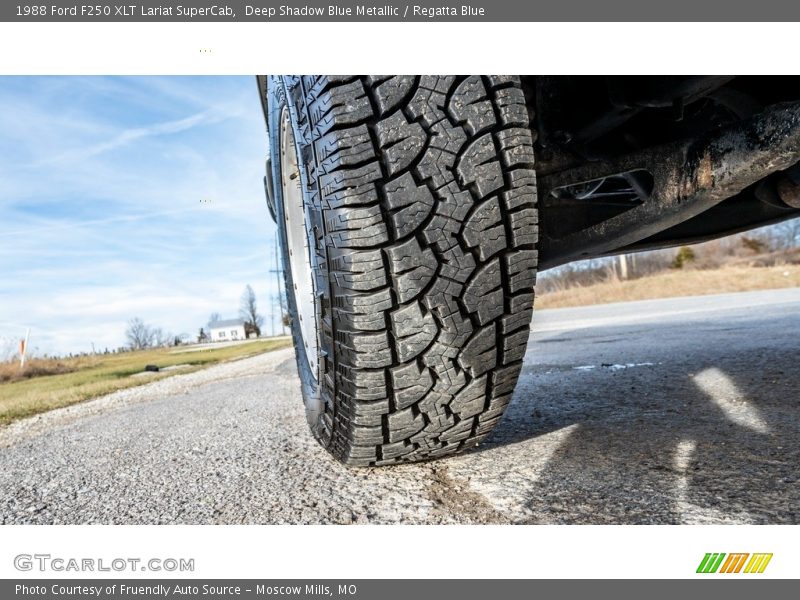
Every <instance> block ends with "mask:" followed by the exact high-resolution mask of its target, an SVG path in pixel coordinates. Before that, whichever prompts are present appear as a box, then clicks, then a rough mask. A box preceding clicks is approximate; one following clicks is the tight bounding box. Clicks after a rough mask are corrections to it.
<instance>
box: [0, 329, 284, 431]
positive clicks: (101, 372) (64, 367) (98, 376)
mask: <svg viewBox="0 0 800 600" xmlns="http://www.w3.org/2000/svg"><path fill="white" fill-rule="evenodd" d="M290 345H291V340H290V339H289V338H280V339H275V340H256V341H252V342H247V343H244V344H240V345H235V346H226V347H223V348H213V347H212V348H208V349H203V350H196V349H192V348H191V347H185V348H181V347H179V348H159V349H156V350H143V351H139V352H126V353H123V354H108V355H95V356H85V357H77V358H68V359H33V360H32V361H30V362H29V364H28V365H26V371H28V372H27V373H26V372H23V373H20V370H19V366H18V365H17V364H16V363H14V364H12V363H5V364H2V365H0V425H4V424H7V423H10V422H11V421H14V420H15V419H20V418H22V417H27V416H30V415H34V414H37V413H40V412H44V411H46V410H51V409H53V408H59V407H62V406H68V405H70V404H75V403H76V402H82V401H84V400H88V399H90V398H96V397H97V396H102V395H104V394H108V393H111V392H115V391H117V390H121V389H123V388H128V387H133V386H137V385H141V384H143V383H148V382H150V381H154V380H157V379H163V378H164V377H169V376H171V375H176V374H178V373H190V372H192V371H197V370H198V369H202V368H203V367H207V366H210V365H213V364H216V363H220V362H223V361H229V360H236V359H240V358H246V357H248V356H254V355H256V354H261V353H263V352H269V351H271V350H277V349H279V348H286V347H288V346H290ZM146 365H158V367H159V368H162V369H163V368H165V367H170V366H176V365H185V368H181V369H180V370H173V371H166V372H158V373H153V374H152V375H148V376H147V377H139V376H136V374H137V373H141V372H142V371H143V370H144V368H145V366H146Z"/></svg>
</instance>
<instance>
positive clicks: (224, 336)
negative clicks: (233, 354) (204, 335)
mask: <svg viewBox="0 0 800 600" xmlns="http://www.w3.org/2000/svg"><path fill="white" fill-rule="evenodd" d="M208 337H209V339H210V340H211V341H212V342H230V341H232V340H246V339H247V336H246V335H245V333H244V320H243V319H223V320H221V321H214V322H213V323H209V324H208Z"/></svg>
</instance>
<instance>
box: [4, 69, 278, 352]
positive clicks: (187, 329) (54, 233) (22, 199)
mask: <svg viewBox="0 0 800 600" xmlns="http://www.w3.org/2000/svg"><path fill="white" fill-rule="evenodd" d="M267 149H268V146H267V141H266V133H265V130H264V120H263V117H262V114H261V106H260V103H259V98H258V93H257V91H256V84H255V78H254V77H166V78H163V77H138V78H127V77H0V273H1V274H2V277H0V341H4V342H5V343H6V346H8V343H9V340H16V339H19V338H20V337H21V336H22V335H24V333H25V328H26V327H31V344H30V347H31V348H33V349H36V350H37V351H38V353H39V354H44V353H50V354H54V353H56V354H61V353H68V352H81V351H90V350H91V348H92V343H94V345H95V347H96V348H97V349H104V348H105V347H108V348H116V347H118V346H121V345H123V344H124V343H125V339H124V332H125V327H126V323H127V321H128V320H129V319H131V318H133V317H140V318H142V319H143V320H144V321H145V322H147V323H149V324H152V325H154V326H159V327H162V328H164V329H165V330H169V331H171V332H173V333H189V334H196V332H197V330H198V329H199V328H200V327H201V326H204V325H205V324H206V322H207V320H208V316H209V314H210V313H211V312H214V311H216V312H219V313H221V314H222V315H223V316H224V317H235V316H236V314H237V311H238V305H239V297H240V295H241V293H242V291H243V289H244V287H245V285H247V284H250V285H252V286H253V288H254V289H255V292H256V296H257V298H258V300H259V306H260V309H261V312H262V313H264V314H266V315H267V321H269V312H270V311H269V304H270V301H269V298H270V295H271V294H274V293H275V291H276V285H275V282H274V279H275V275H274V273H270V272H269V270H270V269H273V268H275V267H274V263H273V247H274V240H275V227H274V225H273V223H272V221H271V220H270V218H269V215H268V212H267V208H266V205H265V202H264V191H263V184H262V177H263V175H264V158H265V156H266V152H267ZM266 329H267V330H268V331H269V325H267V327H266Z"/></svg>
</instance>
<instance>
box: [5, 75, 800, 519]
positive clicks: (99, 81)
mask: <svg viewBox="0 0 800 600" xmlns="http://www.w3.org/2000/svg"><path fill="white" fill-rule="evenodd" d="M265 71H267V69H265ZM0 106H1V107H2V110H0V244H2V252H0V269H1V270H2V272H3V273H4V277H3V278H2V279H0V523H2V524H88V523H104V524H239V523H251V524H283V523H289V524H316V523H334V524H351V523H357V524H362V523H378V524H380V523H402V524H448V523H460V524H473V523H474V524H486V523H500V524H796V523H798V522H799V521H800V518H799V516H800V513H799V512H798V506H800V485H798V464H800V443H799V442H800V422H799V421H798V419H797V411H798V408H800V374H799V373H798V369H797V356H798V351H797V348H798V342H799V341H800V340H799V339H798V331H799V329H800V328H798V325H799V324H800V218H798V217H800V77H795V76H774V77H773V76H769V77H766V76H765V77H756V76H720V75H716V76H508V75H504V76H493V75H484V76H427V75H426V76H337V77H333V76H294V75H292V76H289V75H253V76H246V77H244V76H243V77H239V76H237V77H233V76H204V77H189V76H170V77H161V76H159V77H155V76H144V77H117V76H111V77H95V76H92V77H77V76H68V77H0Z"/></svg>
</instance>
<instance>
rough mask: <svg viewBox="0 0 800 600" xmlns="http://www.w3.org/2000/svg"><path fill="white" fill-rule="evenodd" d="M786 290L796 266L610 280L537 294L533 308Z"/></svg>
mask: <svg viewBox="0 0 800 600" xmlns="http://www.w3.org/2000/svg"><path fill="white" fill-rule="evenodd" d="M788 287H800V265H777V266H771V267H752V266H729V267H723V268H721V269H714V270H701V269H681V270H672V271H667V272H664V273H659V274H657V275H652V276H649V277H642V278H641V279H634V280H630V281H621V280H619V279H610V280H608V281H604V282H602V283H597V284H595V285H589V286H585V287H580V286H579V287H573V288H570V289H566V290H559V291H556V292H551V293H548V294H541V295H539V296H538V297H537V299H536V308H564V307H567V306H586V305H589V304H606V303H609V302H626V301H630V300H650V299H654V298H674V297H676V296H703V295H708V294H724V293H729V292H748V291H753V290H768V289H778V288H788Z"/></svg>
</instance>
